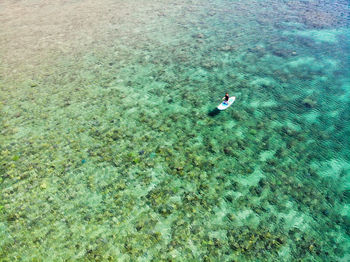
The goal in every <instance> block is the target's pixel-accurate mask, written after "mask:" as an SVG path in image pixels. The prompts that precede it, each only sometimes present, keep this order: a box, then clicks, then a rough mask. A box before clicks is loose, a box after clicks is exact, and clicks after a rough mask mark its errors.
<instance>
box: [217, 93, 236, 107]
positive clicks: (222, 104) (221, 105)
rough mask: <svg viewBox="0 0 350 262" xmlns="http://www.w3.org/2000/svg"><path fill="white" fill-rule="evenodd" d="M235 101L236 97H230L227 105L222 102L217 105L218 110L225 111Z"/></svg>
mask: <svg viewBox="0 0 350 262" xmlns="http://www.w3.org/2000/svg"><path fill="white" fill-rule="evenodd" d="M235 100H236V97H235V96H231V97H230V98H229V99H228V101H227V102H228V103H227V104H226V103H225V102H222V103H221V104H220V105H218V109H219V110H225V109H226V108H228V107H230V106H231V105H232V104H233V102H234V101H235Z"/></svg>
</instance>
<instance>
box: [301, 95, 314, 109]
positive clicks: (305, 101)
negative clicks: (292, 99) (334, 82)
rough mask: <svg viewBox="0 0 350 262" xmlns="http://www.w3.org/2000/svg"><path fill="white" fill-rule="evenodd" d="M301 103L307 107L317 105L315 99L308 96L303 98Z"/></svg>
mask: <svg viewBox="0 0 350 262" xmlns="http://www.w3.org/2000/svg"><path fill="white" fill-rule="evenodd" d="M302 104H303V105H304V106H305V107H307V108H314V107H316V105H317V102H316V101H315V100H312V99H311V98H310V97H307V98H305V99H303V101H302Z"/></svg>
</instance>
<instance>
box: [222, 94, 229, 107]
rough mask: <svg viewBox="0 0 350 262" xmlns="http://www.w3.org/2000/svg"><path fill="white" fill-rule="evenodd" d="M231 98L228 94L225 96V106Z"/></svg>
mask: <svg viewBox="0 0 350 262" xmlns="http://www.w3.org/2000/svg"><path fill="white" fill-rule="evenodd" d="M229 98H230V97H229V96H228V93H226V94H225V96H224V97H223V98H222V100H224V104H226V105H228V99H229Z"/></svg>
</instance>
